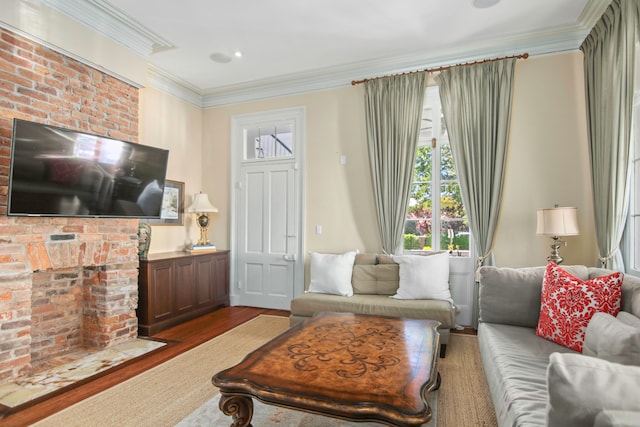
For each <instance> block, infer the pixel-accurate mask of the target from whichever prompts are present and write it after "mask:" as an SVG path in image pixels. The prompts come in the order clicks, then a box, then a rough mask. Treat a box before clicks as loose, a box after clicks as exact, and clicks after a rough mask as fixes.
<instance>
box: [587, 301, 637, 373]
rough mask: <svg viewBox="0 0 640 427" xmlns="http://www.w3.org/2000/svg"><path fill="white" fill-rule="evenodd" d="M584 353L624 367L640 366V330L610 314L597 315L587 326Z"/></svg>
mask: <svg viewBox="0 0 640 427" xmlns="http://www.w3.org/2000/svg"><path fill="white" fill-rule="evenodd" d="M582 353H583V354H584V355H586V356H594V357H597V358H599V359H604V360H608V361H609V362H615V363H622V364H623V365H640V329H638V328H634V327H633V326H629V325H627V324H625V323H624V322H621V321H620V320H619V319H617V318H615V317H613V316H612V315H610V314H608V313H595V314H594V315H593V317H592V318H591V320H590V321H589V324H588V325H587V329H586V332H585V336H584V347H583V349H582Z"/></svg>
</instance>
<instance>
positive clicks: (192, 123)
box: [140, 88, 215, 253]
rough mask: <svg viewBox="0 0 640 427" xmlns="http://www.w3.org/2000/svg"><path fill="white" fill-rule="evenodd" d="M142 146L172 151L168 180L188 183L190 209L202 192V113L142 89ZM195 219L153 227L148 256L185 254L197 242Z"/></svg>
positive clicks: (157, 92) (189, 217)
mask: <svg viewBox="0 0 640 427" xmlns="http://www.w3.org/2000/svg"><path fill="white" fill-rule="evenodd" d="M140 142H141V143H142V144H148V145H153V146H154V147H160V148H165V149H167V150H169V164H168V168H167V179H170V180H173V181H180V182H184V183H185V197H184V202H185V208H186V207H189V206H190V205H191V203H192V202H193V196H194V194H195V193H198V192H199V191H200V190H201V181H202V164H201V150H202V110H201V109H200V108H199V107H195V106H193V105H192V104H189V103H186V102H184V101H182V100H180V99H178V98H176V97H174V96H172V95H168V94H166V93H164V92H161V91H159V90H156V89H153V88H144V89H141V90H140ZM214 206H215V202H214ZM193 219H194V218H193V215H192V214H188V213H185V214H184V226H178V225H154V224H152V230H151V231H152V232H151V246H150V248H149V252H150V253H159V252H170V251H177V250H183V249H184V248H185V245H189V244H190V243H194V242H195V241H197V239H198V236H199V231H198V227H197V226H196V225H195V224H194V222H193Z"/></svg>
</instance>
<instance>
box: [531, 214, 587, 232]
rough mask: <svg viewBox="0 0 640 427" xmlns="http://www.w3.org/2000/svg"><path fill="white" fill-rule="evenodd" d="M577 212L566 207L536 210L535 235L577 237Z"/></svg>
mask: <svg viewBox="0 0 640 427" xmlns="http://www.w3.org/2000/svg"><path fill="white" fill-rule="evenodd" d="M577 211H578V209H577V208H567V207H555V208H549V209H538V215H537V217H538V224H537V227H536V234H541V235H544V236H576V235H578V234H579V232H578V216H577Z"/></svg>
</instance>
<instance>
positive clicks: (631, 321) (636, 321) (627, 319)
mask: <svg viewBox="0 0 640 427" xmlns="http://www.w3.org/2000/svg"><path fill="white" fill-rule="evenodd" d="M616 319H618V320H619V321H621V322H622V323H624V324H625V325H629V326H633V327H634V328H637V329H640V318H638V317H636V316H634V315H633V314H631V313H627V312H626V311H621V312H620V313H618V315H617V316H616Z"/></svg>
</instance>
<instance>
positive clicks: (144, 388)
mask: <svg viewBox="0 0 640 427" xmlns="http://www.w3.org/2000/svg"><path fill="white" fill-rule="evenodd" d="M288 328H289V319H288V318H286V317H279V316H266V315H261V316H258V317H256V318H255V319H252V320H250V321H248V322H246V323H243V324H242V325H240V326H238V327H236V328H233V329H232V330H230V331H228V332H226V333H224V334H222V335H220V336H218V337H216V338H214V339H212V340H210V341H207V342H206V343H204V344H201V345H199V346H198V347H195V348H193V349H191V350H189V351H187V352H185V353H184V354H181V355H180V356H177V357H175V358H173V359H171V360H169V361H167V362H165V363H163V364H161V365H158V366H156V367H154V368H152V369H150V370H148V371H146V372H144V373H142V374H140V375H138V376H136V377H134V378H131V379H129V380H127V381H125V382H123V383H121V384H118V385H117V386H115V387H112V388H110V389H108V390H105V391H103V392H102V393H99V394H97V395H95V396H92V397H90V398H89V399H86V400H83V401H82V402H79V403H77V404H75V405H73V406H70V407H69V408H67V409H64V410H62V411H60V412H58V413H56V414H54V415H52V416H50V417H47V418H45V419H44V420H42V421H40V422H38V423H36V424H34V425H35V426H39V427H44V426H55V427H60V426H65V427H70V426H78V427H80V426H82V427H94V426H95V427H105V426H118V427H127V426H131V427H134V426H135V427H146V426H149V427H161V426H175V425H176V424H178V423H179V422H180V421H181V420H182V419H183V418H185V417H186V416H188V415H189V414H191V413H192V412H194V411H195V410H196V409H198V408H199V407H200V406H202V405H203V404H204V403H206V402H207V401H209V400H210V399H211V398H212V397H214V396H215V395H216V394H217V393H218V390H217V389H216V388H215V387H214V386H213V385H212V384H211V377H213V375H214V374H216V373H217V372H218V371H221V370H223V369H225V368H228V367H230V366H233V365H235V364H236V363H239V362H240V361H241V360H242V358H243V357H244V356H245V355H246V354H247V353H249V352H251V351H253V350H255V349H256V348H258V347H259V346H261V345H262V344H264V343H266V342H267V341H269V340H270V339H271V338H273V337H275V336H276V335H278V334H279V333H281V332H283V331H285V330H286V329H288ZM223 425H227V424H223Z"/></svg>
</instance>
